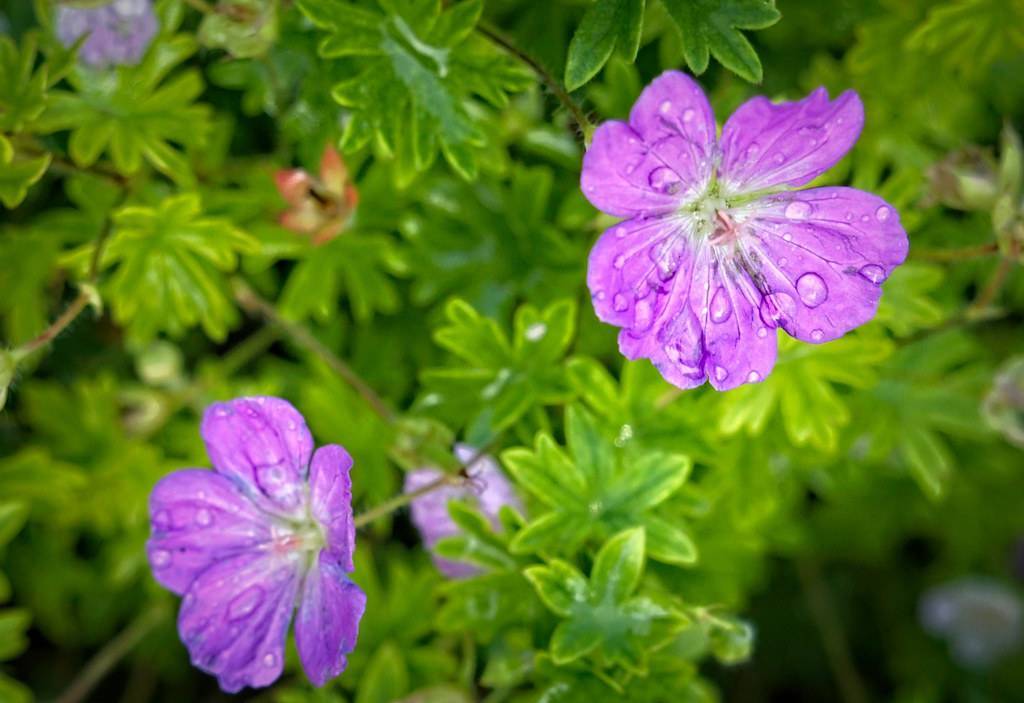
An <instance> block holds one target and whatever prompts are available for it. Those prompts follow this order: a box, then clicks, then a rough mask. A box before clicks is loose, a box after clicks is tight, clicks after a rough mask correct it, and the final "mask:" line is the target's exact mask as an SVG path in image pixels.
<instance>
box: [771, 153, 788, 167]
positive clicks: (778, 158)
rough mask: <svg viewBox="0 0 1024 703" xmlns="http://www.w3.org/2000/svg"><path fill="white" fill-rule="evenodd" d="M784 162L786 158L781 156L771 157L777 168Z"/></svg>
mask: <svg viewBox="0 0 1024 703" xmlns="http://www.w3.org/2000/svg"><path fill="white" fill-rule="evenodd" d="M785 160H786V157H785V156H783V155H782V154H776V155H775V156H773V157H772V161H774V162H775V164H776V165H779V166H781V165H782V162H783V161H785Z"/></svg>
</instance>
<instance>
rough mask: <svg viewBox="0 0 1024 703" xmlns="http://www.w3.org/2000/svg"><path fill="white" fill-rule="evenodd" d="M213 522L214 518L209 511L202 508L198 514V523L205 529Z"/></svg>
mask: <svg viewBox="0 0 1024 703" xmlns="http://www.w3.org/2000/svg"><path fill="white" fill-rule="evenodd" d="M211 522H213V516H212V515H210V511H209V510H207V509H206V508H200V509H199V510H198V511H197V512H196V523H197V524H199V525H201V526H203V527H206V526H207V525H209V524H210V523H211Z"/></svg>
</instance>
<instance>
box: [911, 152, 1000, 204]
mask: <svg viewBox="0 0 1024 703" xmlns="http://www.w3.org/2000/svg"><path fill="white" fill-rule="evenodd" d="M997 178H998V176H997V174H996V164H995V162H994V161H993V160H992V157H991V156H989V155H988V154H987V153H985V152H984V151H982V150H981V149H979V148H977V147H966V148H964V149H959V150H957V151H954V152H953V153H951V154H950V155H949V156H947V157H946V158H944V159H943V160H942V161H940V162H939V163H937V164H935V165H934V166H932V167H931V168H930V169H928V180H929V181H930V185H929V189H928V200H929V201H931V202H939V203H942V204H943V205H945V206H946V207H951V208H954V209H956V210H966V211H976V210H982V211H984V210H991V209H992V207H993V206H994V205H995V203H996V199H997V198H998V197H999V187H998V183H997Z"/></svg>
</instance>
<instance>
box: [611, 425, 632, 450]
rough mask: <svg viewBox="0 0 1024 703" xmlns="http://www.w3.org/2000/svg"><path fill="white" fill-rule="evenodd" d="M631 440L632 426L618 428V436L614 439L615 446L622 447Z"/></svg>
mask: <svg viewBox="0 0 1024 703" xmlns="http://www.w3.org/2000/svg"><path fill="white" fill-rule="evenodd" d="M631 439H633V426H632V425H623V426H622V427H620V428H619V436H618V437H616V438H615V446H616V447H624V446H626V443H627V442H629V440H631Z"/></svg>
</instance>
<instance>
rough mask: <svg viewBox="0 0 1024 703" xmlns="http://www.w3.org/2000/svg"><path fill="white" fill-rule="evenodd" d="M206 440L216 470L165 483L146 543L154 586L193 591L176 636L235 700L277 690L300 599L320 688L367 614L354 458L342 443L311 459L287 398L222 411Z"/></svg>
mask: <svg viewBox="0 0 1024 703" xmlns="http://www.w3.org/2000/svg"><path fill="white" fill-rule="evenodd" d="M202 435H203V439H204V440H205V442H206V450H207V453H208V454H209V456H210V461H211V462H212V463H213V466H214V471H207V470H203V469H185V470H182V471H176V472H174V473H172V474H170V475H168V476H166V477H164V478H163V479H161V480H160V482H159V483H158V484H157V485H156V487H155V488H154V489H153V493H152V495H151V496H150V499H149V511H150V519H151V521H152V526H153V533H152V536H151V537H150V540H149V542H148V544H147V545H146V552H147V554H148V555H149V563H150V565H151V566H152V568H153V575H154V576H155V577H156V580H157V581H159V582H160V583H161V584H163V585H164V586H166V587H167V588H169V589H170V590H172V591H174V592H175V593H177V594H179V595H184V596H185V598H184V600H183V601H182V605H181V611H180V612H179V614H178V632H179V633H180V635H181V639H182V641H183V642H184V643H185V646H186V647H188V650H189V654H190V655H191V658H192V663H193V664H194V665H195V666H197V667H199V668H200V669H202V670H203V671H206V672H209V673H211V674H213V675H214V676H216V677H217V680H218V682H219V683H220V686H221V688H223V689H224V690H225V691H229V692H232V693H233V692H235V691H238V690H240V689H242V688H243V687H244V686H253V687H256V686H267V685H269V684H271V683H273V682H274V681H275V680H276V679H277V677H278V676H280V675H281V671H282V668H283V666H284V646H285V639H286V637H287V634H288V625H289V623H290V622H291V619H292V611H293V610H294V609H295V607H296V603H298V614H297V616H296V620H295V644H296V647H297V649H298V652H299V659H300V661H301V662H302V667H303V668H304V669H305V671H306V675H307V676H308V677H309V679H310V680H311V681H312V682H313V683H315V684H316V685H318V686H322V685H323V684H324V683H325V682H326V681H327V680H328V679H330V678H332V677H335V676H338V675H339V674H340V673H341V672H342V671H343V670H344V669H345V665H346V663H347V660H346V659H345V655H346V654H347V653H348V652H351V651H352V649H353V648H354V647H355V644H356V637H357V635H358V632H359V620H360V618H361V617H362V615H363V610H364V608H365V607H366V596H365V595H364V594H363V592H362V590H360V588H359V587H358V586H357V585H355V584H354V583H352V582H351V581H349V579H348V576H347V573H348V572H350V571H352V568H353V567H352V552H353V551H354V550H355V528H354V526H353V522H352V485H351V482H350V480H349V469H350V468H351V467H352V458H351V457H350V456H349V455H348V452H346V451H345V449H344V448H343V447H340V446H338V445H336V444H331V445H327V446H324V447H320V448H319V449H317V450H316V452H315V453H314V452H313V438H312V437H311V436H310V434H309V430H308V429H307V427H306V422H305V420H303V419H302V415H300V414H299V413H298V411H296V410H295V408H293V407H292V406H291V404H289V403H288V402H286V401H284V400H281V399H279V398H239V399H237V400H232V401H230V402H227V403H217V404H214V405H212V406H211V407H210V408H209V409H207V411H206V415H205V416H204V417H203V425H202ZM310 457H312V460H310Z"/></svg>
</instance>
